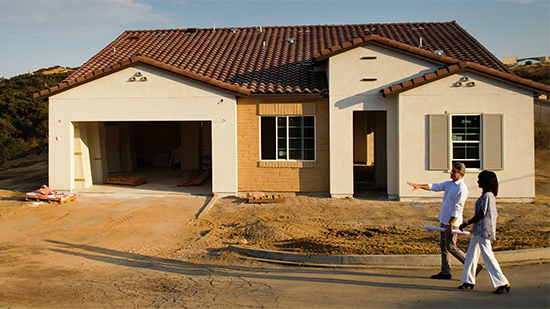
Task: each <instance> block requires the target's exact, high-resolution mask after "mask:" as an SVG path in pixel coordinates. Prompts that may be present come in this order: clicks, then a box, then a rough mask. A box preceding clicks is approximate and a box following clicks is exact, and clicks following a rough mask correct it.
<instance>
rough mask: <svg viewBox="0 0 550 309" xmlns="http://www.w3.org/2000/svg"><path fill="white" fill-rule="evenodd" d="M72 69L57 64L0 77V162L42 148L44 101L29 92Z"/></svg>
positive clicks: (56, 80)
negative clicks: (32, 71)
mask: <svg viewBox="0 0 550 309" xmlns="http://www.w3.org/2000/svg"><path fill="white" fill-rule="evenodd" d="M72 71H73V69H65V68H61V67H59V66H57V67H52V68H47V69H42V70H39V71H37V72H34V73H29V74H22V75H18V76H14V77H12V78H7V79H6V78H0V163H2V162H5V161H7V160H11V159H13V158H16V157H19V156H22V155H24V154H26V153H28V152H30V151H38V152H40V151H43V150H44V149H45V147H46V145H47V142H48V136H47V133H48V103H47V102H45V101H39V100H34V99H33V98H32V95H33V93H36V92H39V91H41V90H44V89H47V88H49V87H52V86H55V85H57V84H58V83H59V82H61V81H62V80H63V79H65V78H66V77H67V76H69V74H70V73H71V72H72Z"/></svg>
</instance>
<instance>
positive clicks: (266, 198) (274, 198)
mask: <svg viewBox="0 0 550 309" xmlns="http://www.w3.org/2000/svg"><path fill="white" fill-rule="evenodd" d="M284 201H285V198H284V197H283V196H282V195H280V194H271V195H263V196H251V197H249V198H248V202H249V203H284Z"/></svg>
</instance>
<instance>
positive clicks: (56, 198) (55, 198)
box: [25, 185, 76, 204]
mask: <svg viewBox="0 0 550 309" xmlns="http://www.w3.org/2000/svg"><path fill="white" fill-rule="evenodd" d="M29 200H33V201H37V202H39V201H46V202H48V203H49V202H58V203H59V204H64V203H68V202H71V201H74V200H76V194H75V193H65V192H57V191H54V190H51V189H50V188H48V186H46V185H43V186H42V187H40V189H38V190H36V191H32V192H28V193H26V194H25V201H29Z"/></svg>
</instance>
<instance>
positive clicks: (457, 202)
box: [407, 162, 481, 279]
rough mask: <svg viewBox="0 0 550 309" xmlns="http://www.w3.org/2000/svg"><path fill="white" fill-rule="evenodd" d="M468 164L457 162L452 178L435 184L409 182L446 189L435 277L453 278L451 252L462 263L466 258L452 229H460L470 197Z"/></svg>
mask: <svg viewBox="0 0 550 309" xmlns="http://www.w3.org/2000/svg"><path fill="white" fill-rule="evenodd" d="M465 173H466V166H464V164H463V163H460V162H455V163H453V167H452V169H451V179H452V181H451V180H448V181H445V182H442V183H434V184H431V183H430V184H417V183H412V182H407V184H409V185H410V186H412V187H413V191H414V190H418V189H423V190H428V191H445V193H444V194H443V202H442V203H441V209H440V210H439V215H438V216H437V219H438V220H439V222H441V227H443V228H445V231H444V232H441V237H440V240H439V246H440V247H441V272H440V273H438V274H437V275H433V276H432V278H433V279H451V278H452V276H451V265H450V262H451V254H452V255H453V256H454V257H455V258H456V259H458V260H459V261H460V262H461V263H462V264H464V260H465V259H466V254H465V253H464V251H462V250H460V249H459V248H458V247H457V245H456V239H457V234H453V233H452V230H453V228H454V229H458V227H459V226H460V225H461V224H462V211H463V209H464V203H465V202H466V199H467V198H468V188H467V187H466V184H464V179H463V177H464V174H465ZM480 271H481V265H478V268H477V270H476V275H477V274H478V273H479V272H480Z"/></svg>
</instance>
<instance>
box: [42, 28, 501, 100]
mask: <svg viewBox="0 0 550 309" xmlns="http://www.w3.org/2000/svg"><path fill="white" fill-rule="evenodd" d="M420 38H422V45H421V47H419V46H420ZM368 40H374V41H376V42H378V43H381V44H385V45H388V46H390V47H394V48H399V49H402V50H405V51H410V52H414V53H417V54H419V55H421V56H425V57H429V58H433V59H435V60H438V61H441V62H442V63H443V64H445V63H457V62H460V61H471V62H474V63H476V64H479V65H482V66H485V67H487V68H490V69H494V70H496V71H499V72H503V73H510V71H509V70H508V69H507V68H506V67H505V66H504V65H503V64H502V63H501V62H500V61H499V60H498V59H497V58H496V57H495V56H494V55H492V54H491V53H490V52H489V51H487V50H486V49H485V48H484V47H483V46H482V45H481V44H479V42H477V41H476V40H475V39H474V38H473V37H471V36H470V35H469V34H468V33H467V32H466V31H465V30H464V29H462V28H461V27H460V26H459V25H458V24H457V23H456V22H454V21H452V22H443V23H397V24H356V25H316V26H285V27H262V28H259V27H248V28H221V29H216V30H215V31H214V30H213V29H189V28H188V29H169V30H136V31H125V32H124V33H123V34H121V35H120V36H119V37H118V38H116V39H115V40H114V41H113V42H112V43H110V44H109V45H108V46H107V47H105V48H104V49H103V50H102V51H100V52H99V53H98V54H96V55H95V56H93V57H92V58H91V59H90V60H88V61H87V62H86V63H85V64H84V65H82V66H81V67H80V68H79V69H78V70H76V71H75V72H73V74H72V75H71V76H69V77H68V78H67V79H66V80H65V81H64V82H63V83H62V84H60V85H58V86H56V87H54V88H55V89H53V88H52V89H50V90H48V91H47V92H41V93H40V94H38V95H37V96H38V97H42V96H48V95H52V94H55V93H56V92H57V91H60V90H61V89H63V88H66V87H72V86H74V83H75V81H76V82H77V83H80V82H83V81H87V80H89V79H90V78H97V77H98V76H100V75H101V74H108V73H107V72H106V71H110V70H115V69H117V68H120V67H122V66H125V65H131V64H133V63H134V62H132V61H133V60H131V59H133V57H141V58H138V59H141V60H140V61H142V62H143V63H148V64H150V63H149V62H153V63H154V64H153V65H155V66H157V67H161V68H165V69H167V70H170V71H174V70H177V71H178V72H179V73H178V74H181V75H184V76H187V77H189V78H193V79H197V80H200V81H203V82H208V83H211V84H214V83H220V84H221V85H223V86H224V87H225V86H227V85H231V86H232V87H234V90H233V91H237V92H239V93H243V92H242V91H241V90H242V89H246V90H248V91H249V93H250V94H278V93H299V94H307V93H313V94H322V93H326V92H327V91H328V84H327V77H326V73H325V72H322V71H315V70H314V65H315V63H316V62H317V61H322V60H323V59H324V58H326V57H328V56H330V55H331V53H335V52H338V50H344V49H346V48H349V47H350V46H353V45H354V44H361V43H364V42H365V41H368ZM437 50H441V51H443V55H444V56H440V55H438V54H436V53H434V52H435V51H437ZM243 94H244V93H243Z"/></svg>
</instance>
